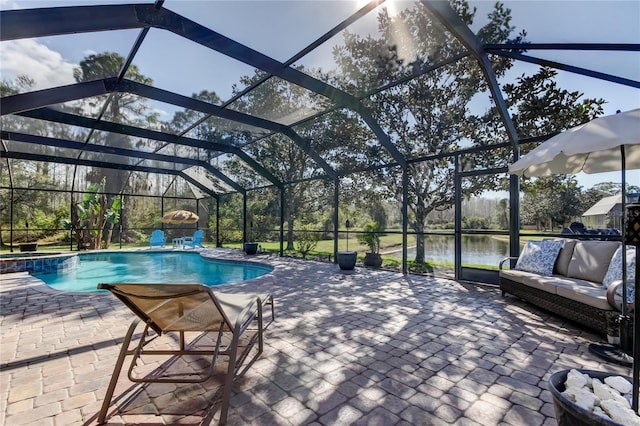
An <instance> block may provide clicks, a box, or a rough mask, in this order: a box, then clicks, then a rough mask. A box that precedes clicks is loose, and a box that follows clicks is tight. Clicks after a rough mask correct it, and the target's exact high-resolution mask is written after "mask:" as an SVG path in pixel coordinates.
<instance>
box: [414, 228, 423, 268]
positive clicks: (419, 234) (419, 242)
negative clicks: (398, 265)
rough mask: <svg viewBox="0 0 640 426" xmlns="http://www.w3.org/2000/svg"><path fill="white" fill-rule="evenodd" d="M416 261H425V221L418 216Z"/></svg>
mask: <svg viewBox="0 0 640 426" xmlns="http://www.w3.org/2000/svg"><path fill="white" fill-rule="evenodd" d="M415 261H416V263H424V222H423V221H422V220H418V219H417V218H416V258H415Z"/></svg>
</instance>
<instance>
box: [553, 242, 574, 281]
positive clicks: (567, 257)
mask: <svg viewBox="0 0 640 426" xmlns="http://www.w3.org/2000/svg"><path fill="white" fill-rule="evenodd" d="M558 240H559V241H564V245H563V246H562V249H560V253H558V258H557V259H556V264H555V265H554V267H553V273H554V274H559V275H564V276H567V275H568V274H569V262H570V261H571V256H573V249H574V247H575V246H576V242H578V240H570V239H565V238H559V239H558Z"/></svg>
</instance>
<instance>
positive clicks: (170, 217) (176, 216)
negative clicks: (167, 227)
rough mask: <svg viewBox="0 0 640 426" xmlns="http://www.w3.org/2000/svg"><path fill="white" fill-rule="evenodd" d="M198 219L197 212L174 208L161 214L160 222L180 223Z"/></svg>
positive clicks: (194, 221)
mask: <svg viewBox="0 0 640 426" xmlns="http://www.w3.org/2000/svg"><path fill="white" fill-rule="evenodd" d="M198 219H200V217H198V215H197V214H195V213H193V212H190V211H188V210H174V211H172V212H169V213H167V214H165V215H164V216H162V219H161V222H162V223H172V224H176V225H177V224H181V223H196V222H197V221H198Z"/></svg>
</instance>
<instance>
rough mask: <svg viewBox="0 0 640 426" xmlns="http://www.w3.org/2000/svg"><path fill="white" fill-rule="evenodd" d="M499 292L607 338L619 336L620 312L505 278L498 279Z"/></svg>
mask: <svg viewBox="0 0 640 426" xmlns="http://www.w3.org/2000/svg"><path fill="white" fill-rule="evenodd" d="M500 290H501V291H502V296H504V295H505V294H506V293H510V294H512V295H514V296H517V297H519V298H520V299H523V300H525V301H527V302H529V303H531V304H533V305H536V306H538V307H540V308H542V309H544V310H546V311H549V312H552V313H554V314H556V315H559V316H561V317H563V318H566V319H568V320H571V321H574V322H576V323H578V324H581V325H583V326H585V327H588V328H590V329H592V330H595V331H598V332H600V333H604V334H606V335H608V336H614V337H617V336H618V335H619V326H618V320H619V317H620V312H619V311H617V310H604V309H598V308H595V307H593V306H589V305H586V304H584V303H580V302H577V301H575V300H571V299H568V298H566V297H562V296H558V295H557V294H552V293H549V292H546V291H544V290H539V289H537V288H534V287H530V286H527V285H525V284H521V283H518V282H516V281H512V280H510V279H508V278H505V277H500Z"/></svg>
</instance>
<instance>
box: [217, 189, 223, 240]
mask: <svg viewBox="0 0 640 426" xmlns="http://www.w3.org/2000/svg"><path fill="white" fill-rule="evenodd" d="M216 247H222V244H220V198H216Z"/></svg>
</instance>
